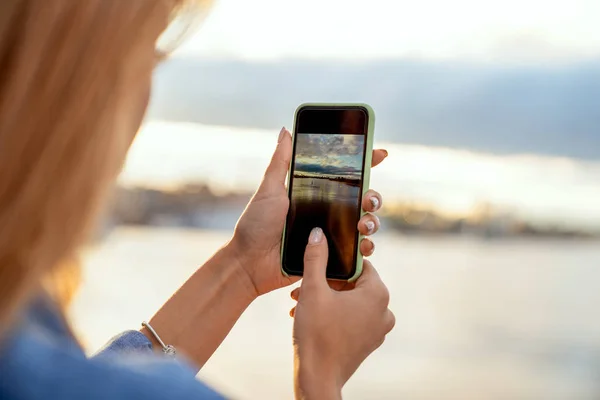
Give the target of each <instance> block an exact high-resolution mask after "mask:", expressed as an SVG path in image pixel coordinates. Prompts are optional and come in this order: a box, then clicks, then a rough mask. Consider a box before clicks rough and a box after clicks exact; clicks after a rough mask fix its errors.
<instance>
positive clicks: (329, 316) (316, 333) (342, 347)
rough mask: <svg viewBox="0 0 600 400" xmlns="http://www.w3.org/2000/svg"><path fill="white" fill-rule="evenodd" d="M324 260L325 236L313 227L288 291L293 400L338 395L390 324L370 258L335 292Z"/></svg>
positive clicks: (386, 296)
mask: <svg viewBox="0 0 600 400" xmlns="http://www.w3.org/2000/svg"><path fill="white" fill-rule="evenodd" d="M327 258H328V250H327V239H326V238H325V235H324V234H323V231H322V230H321V229H320V228H315V229H313V231H312V232H311V234H310V237H309V240H308V245H307V246H306V252H305V255H304V278H303V280H302V286H301V287H300V290H299V291H298V290H297V289H296V291H295V294H294V293H293V294H292V297H294V298H295V299H297V300H298V304H297V305H296V307H295V310H293V312H292V314H293V315H294V353H295V377H294V378H295V391H296V398H297V399H338V398H341V389H342V386H343V385H344V384H345V383H346V381H347V380H348V379H349V378H350V377H351V376H352V374H354V372H355V371H356V369H357V368H358V366H359V365H360V364H361V363H362V362H363V361H364V360H365V359H366V358H367V357H368V356H369V354H371V353H372V352H373V351H374V350H375V349H377V348H378V347H379V346H381V344H382V343H383V341H384V339H385V335H386V334H387V333H388V332H390V331H391V330H392V328H393V327H394V324H395V318H394V314H393V313H392V312H391V311H390V310H389V309H388V303H389V292H388V290H387V288H386V286H385V285H384V284H383V282H382V281H381V278H380V277H379V275H378V274H377V271H375V269H374V268H373V266H372V265H371V263H370V262H369V261H366V260H365V261H364V263H363V272H362V275H361V276H360V278H359V279H358V281H357V282H356V284H355V285H354V287H353V288H351V289H350V290H344V291H336V290H333V289H332V288H330V286H329V284H328V281H327V279H326V275H325V270H326V267H327Z"/></svg>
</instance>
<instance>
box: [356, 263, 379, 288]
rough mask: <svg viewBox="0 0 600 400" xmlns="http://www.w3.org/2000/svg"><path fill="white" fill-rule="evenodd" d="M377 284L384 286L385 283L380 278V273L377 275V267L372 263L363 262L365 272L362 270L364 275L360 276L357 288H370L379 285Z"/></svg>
mask: <svg viewBox="0 0 600 400" xmlns="http://www.w3.org/2000/svg"><path fill="white" fill-rule="evenodd" d="M377 284H381V285H383V282H382V281H381V278H380V277H379V273H377V270H376V269H375V267H373V264H371V261H369V260H363V270H362V273H361V274H360V277H359V278H358V280H357V281H356V287H357V288H362V287H366V286H370V285H377Z"/></svg>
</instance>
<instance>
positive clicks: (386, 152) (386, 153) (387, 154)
mask: <svg viewBox="0 0 600 400" xmlns="http://www.w3.org/2000/svg"><path fill="white" fill-rule="evenodd" d="M383 152H384V153H385V157H387V156H389V155H390V153H388V151H387V150H385V149H384V150H383Z"/></svg>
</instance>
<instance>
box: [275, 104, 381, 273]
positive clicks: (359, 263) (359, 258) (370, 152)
mask: <svg viewBox="0 0 600 400" xmlns="http://www.w3.org/2000/svg"><path fill="white" fill-rule="evenodd" d="M304 107H363V108H365V109H366V110H367V112H368V114H369V126H368V130H367V148H366V150H365V151H366V152H367V154H366V156H365V172H364V176H363V191H362V195H361V199H362V198H363V197H364V196H365V193H366V192H367V191H368V190H369V184H370V181H371V162H372V158H373V137H374V133H375V112H374V111H373V109H372V108H371V106H369V105H368V104H363V103H303V104H300V105H299V106H298V108H297V109H296V112H295V113H294V125H293V126H294V130H293V132H292V141H294V140H295V138H294V136H295V135H296V119H297V118H298V112H299V111H300V110H301V109H302V108H304ZM292 162H293V160H292ZM291 168H292V164H291V162H290V166H289V168H288V178H287V190H288V197H289V195H290V190H291V187H290V179H291V176H290V175H291ZM365 214H366V212H365V211H364V210H363V209H362V206H361V213H360V216H361V218H362V217H363V216H364V215H365ZM286 225H287V221H286ZM286 229H287V226H285V225H284V227H283V236H282V239H281V253H280V259H281V273H282V274H283V275H285V276H289V275H288V274H287V273H286V272H285V271H284V270H283V245H284V242H285V231H286ZM363 238H364V235H360V234H359V236H358V245H357V246H356V253H357V254H356V269H355V271H356V272H355V273H354V275H353V276H352V277H351V278H350V279H348V282H354V281H356V280H357V279H358V278H359V277H360V274H361V273H362V265H363V256H362V253H361V252H360V242H361V240H362V239H363Z"/></svg>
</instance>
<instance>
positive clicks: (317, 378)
mask: <svg viewBox="0 0 600 400" xmlns="http://www.w3.org/2000/svg"><path fill="white" fill-rule="evenodd" d="M333 365H334V364H332V363H329V362H327V361H326V360H323V359H322V358H321V357H311V356H310V355H306V354H303V355H299V354H298V353H297V354H296V357H295V368H294V389H295V392H296V398H297V399H301V400H311V399H324V400H338V399H341V398H342V387H343V384H342V383H341V382H340V380H339V379H338V378H337V374H336V373H335V368H334V367H333Z"/></svg>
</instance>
